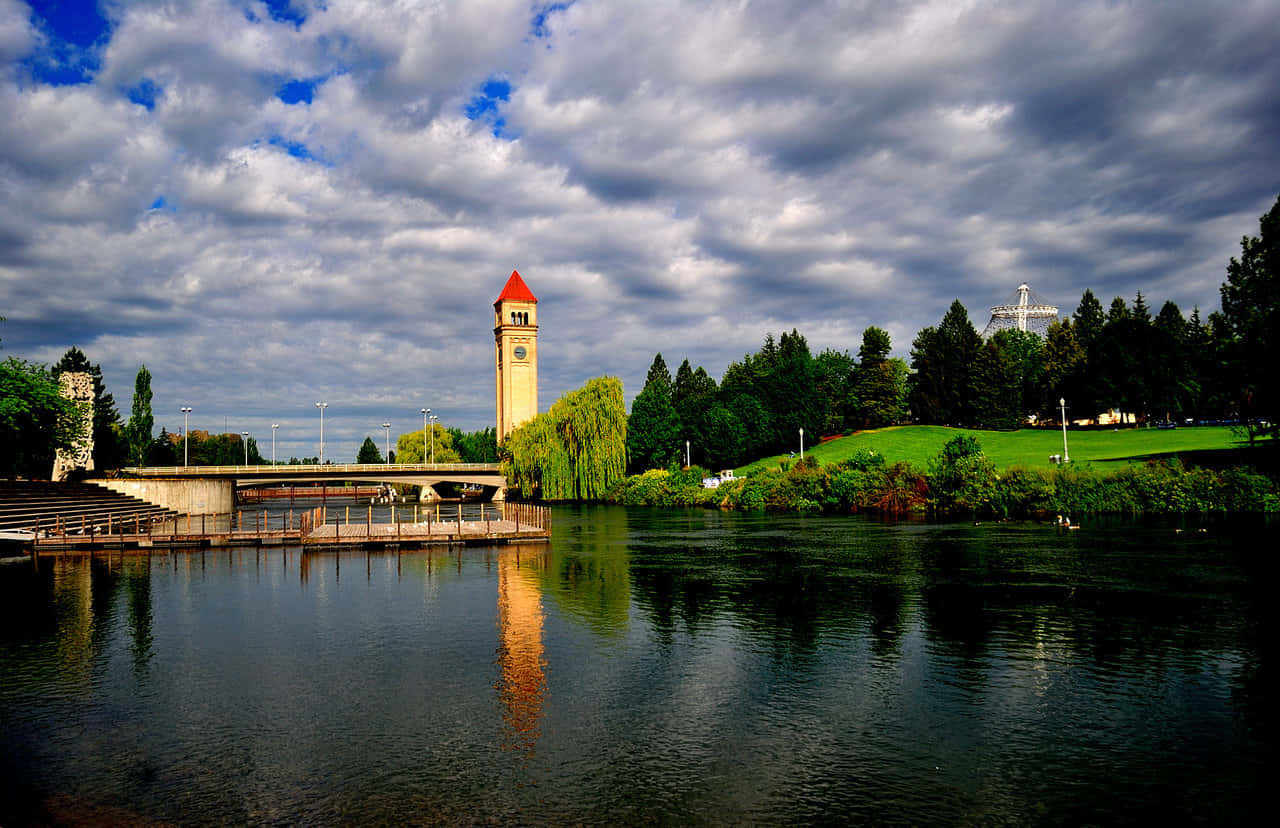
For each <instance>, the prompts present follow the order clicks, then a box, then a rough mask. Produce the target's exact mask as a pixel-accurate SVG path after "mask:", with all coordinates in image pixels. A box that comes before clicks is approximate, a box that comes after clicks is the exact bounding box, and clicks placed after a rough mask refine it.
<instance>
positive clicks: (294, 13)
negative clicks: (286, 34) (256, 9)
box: [266, 0, 307, 28]
mask: <svg viewBox="0 0 1280 828" xmlns="http://www.w3.org/2000/svg"><path fill="white" fill-rule="evenodd" d="M266 6H267V13H268V14H270V15H271V19H272V20H274V21H276V22H277V23H292V24H293V25H294V27H295V28H301V26H302V24H303V23H306V22H307V13H306V12H305V11H303V10H301V9H297V8H294V6H293V4H292V3H290V2H289V0H266Z"/></svg>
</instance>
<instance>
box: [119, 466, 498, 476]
mask: <svg viewBox="0 0 1280 828" xmlns="http://www.w3.org/2000/svg"><path fill="white" fill-rule="evenodd" d="M498 468H499V466H498V464H497V463H325V464H324V465H314V464H313V465H306V466H303V465H296V464H295V465H289V464H283V463H277V464H275V465H272V464H269V463H267V464H263V465H258V466H145V467H141V468H139V467H137V466H133V467H129V468H124V469H120V473H121V474H124V475H128V476H133V477H170V476H173V477H180V476H182V475H196V476H212V475H220V476H228V475H236V476H241V477H248V476H252V475H254V474H369V473H376V472H388V471H394V472H480V471H497V470H498Z"/></svg>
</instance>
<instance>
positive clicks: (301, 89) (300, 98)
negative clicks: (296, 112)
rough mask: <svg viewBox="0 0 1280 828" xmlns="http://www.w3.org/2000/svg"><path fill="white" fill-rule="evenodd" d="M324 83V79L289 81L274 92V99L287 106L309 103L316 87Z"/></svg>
mask: <svg viewBox="0 0 1280 828" xmlns="http://www.w3.org/2000/svg"><path fill="white" fill-rule="evenodd" d="M323 81H324V78H312V79H310V80H306V79H304V80H291V81H289V82H288V83H286V84H285V85H284V86H282V87H280V89H278V90H277V91H276V97H277V98H279V99H280V100H282V101H284V102H285V103H287V104H296V103H305V104H309V103H311V97H312V95H313V94H314V93H315V91H316V87H317V86H319V85H320V84H321V83H322V82H323Z"/></svg>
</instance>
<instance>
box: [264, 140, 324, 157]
mask: <svg viewBox="0 0 1280 828" xmlns="http://www.w3.org/2000/svg"><path fill="white" fill-rule="evenodd" d="M267 143H268V144H270V145H271V146H273V147H279V148H280V149H282V150H284V151H285V152H287V153H289V154H290V155H292V156H293V157H294V158H300V159H302V160H303V161H319V160H320V158H319V157H317V156H316V154H315V153H313V152H312V151H311V150H310V149H309V148H308V147H307V145H306V144H304V143H302V142H300V141H290V140H289V139H288V138H285V137H284V136H283V135H272V136H271V137H270V138H268V139H267Z"/></svg>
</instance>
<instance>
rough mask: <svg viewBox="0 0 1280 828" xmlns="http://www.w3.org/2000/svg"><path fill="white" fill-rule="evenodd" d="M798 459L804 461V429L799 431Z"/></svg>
mask: <svg viewBox="0 0 1280 828" xmlns="http://www.w3.org/2000/svg"><path fill="white" fill-rule="evenodd" d="M800 459H801V460H803V459H804V429H803V428H802V429H800Z"/></svg>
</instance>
